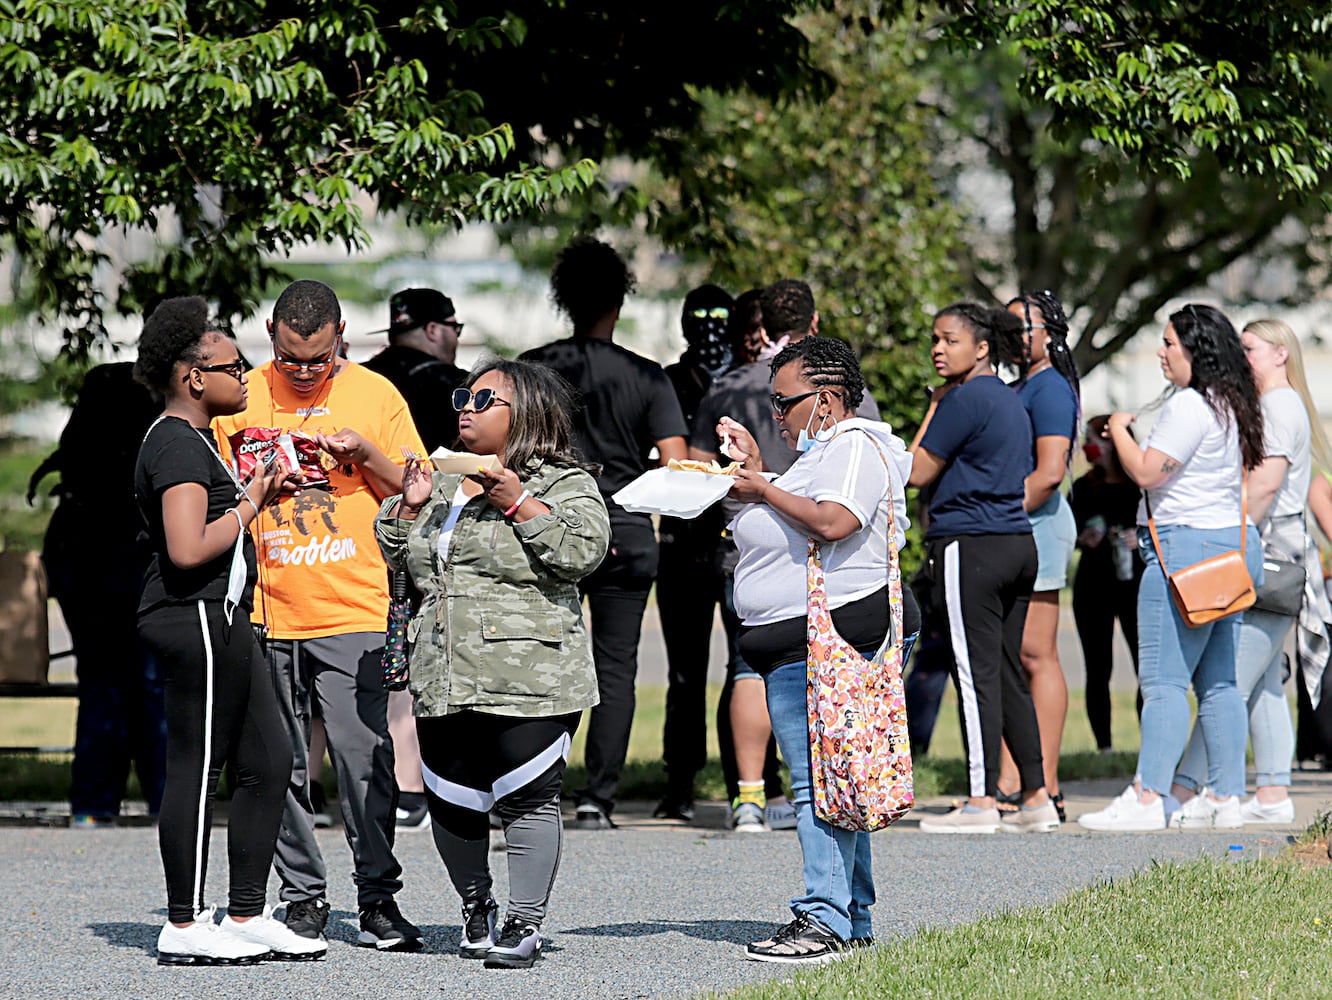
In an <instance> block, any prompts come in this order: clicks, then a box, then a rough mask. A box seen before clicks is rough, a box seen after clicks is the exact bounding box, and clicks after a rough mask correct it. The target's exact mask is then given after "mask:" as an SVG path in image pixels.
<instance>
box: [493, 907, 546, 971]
mask: <svg viewBox="0 0 1332 1000" xmlns="http://www.w3.org/2000/svg"><path fill="white" fill-rule="evenodd" d="M541 944H542V941H541V930H540V928H538V927H537V925H536V924H534V923H532V922H531V921H530V920H524V919H523V918H522V917H515V916H513V915H512V914H510V915H509V916H508V917H507V918H505V920H504V928H503V929H502V930H501V931H500V935H499V940H498V941H496V942H495V944H494V946H493V947H492V948H491V949H490V950H489V951H487V952H486V968H487V969H530V968H531V967H532V966H533V965H535V964H536V960H537V959H538V958H540V957H541Z"/></svg>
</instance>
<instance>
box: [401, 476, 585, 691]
mask: <svg viewBox="0 0 1332 1000" xmlns="http://www.w3.org/2000/svg"><path fill="white" fill-rule="evenodd" d="M461 479H462V477H461V476H457V475H440V474H439V473H436V474H435V477H434V488H433V490H432V493H431V497H430V500H429V501H428V502H427V503H426V506H425V507H423V508H422V510H421V513H420V514H418V515H417V517H416V519H415V520H414V521H404V520H402V519H400V518H395V517H389V516H388V514H389V512H390V511H391V510H393V508H394V507H395V506H396V505H397V503H398V499H399V498H398V497H396V496H394V497H389V498H388V499H387V500H385V501H384V503H383V505H382V506H381V507H380V510H379V516H378V517H377V518H376V519H375V537H376V538H377V539H378V540H379V547H380V549H382V550H383V552H384V559H385V561H386V562H387V563H388V564H389V566H391V567H393V568H394V569H403V568H404V567H405V568H406V569H407V571H408V572H409V573H410V574H411V578H412V581H413V582H414V583H415V584H416V586H417V587H418V588H419V589H420V590H421V592H422V594H423V598H422V602H421V609H420V610H419V611H418V612H417V613H416V615H415V616H414V617H413V618H412V621H411V624H410V625H409V626H408V628H407V640H408V642H409V643H410V644H411V654H410V660H411V689H412V694H413V695H415V696H416V714H417V715H420V716H438V715H447V714H448V713H450V712H457V711H461V710H462V709H476V710H479V711H483V712H489V713H491V714H493V715H511V716H522V717H527V718H536V717H542V716H551V715H563V714H565V713H568V712H577V711H581V710H582V709H585V708H591V707H592V706H593V705H595V704H596V703H597V701H598V697H597V674H596V670H595V669H594V667H593V665H592V652H591V649H590V648H589V645H588V639H587V632H586V631H585V630H584V628H583V610H582V601H581V599H580V598H579V595H578V581H579V580H581V579H582V578H583V577H585V576H587V574H589V573H591V572H592V571H593V570H594V569H596V568H597V566H598V565H599V564H600V563H601V560H602V558H603V557H604V556H605V554H606V549H607V547H608V546H609V544H610V520H609V518H608V516H607V514H606V504H605V502H604V501H603V500H602V499H601V494H600V493H599V492H598V491H597V484H596V481H595V480H594V479H593V478H592V477H591V476H589V475H588V474H587V473H586V472H583V471H582V470H581V469H567V468H557V467H554V466H549V465H543V466H541V468H540V469H538V470H537V471H536V472H535V473H533V474H532V475H531V476H529V477H528V479H527V481H526V482H525V483H524V484H523V485H524V486H525V487H526V488H527V490H528V491H529V492H531V494H532V495H533V496H534V497H536V498H537V499H539V500H541V502H542V503H544V504H546V505H547V506H549V507H550V513H549V514H539V515H537V516H536V517H534V518H531V519H530V520H527V521H524V522H522V523H521V524H515V523H513V522H511V521H508V520H506V519H505V518H504V516H503V515H502V514H501V513H500V512H499V511H498V510H496V509H495V507H494V506H492V505H491V504H489V503H487V502H486V499H485V497H474V498H473V499H471V500H469V501H467V503H466V504H465V505H464V506H463V509H462V513H461V514H459V516H458V522H457V524H456V525H455V527H454V529H453V534H452V536H451V537H450V539H449V549H448V560H447V562H446V563H444V564H443V565H441V563H440V558H439V532H440V526H441V525H443V524H444V522H445V520H446V519H447V517H448V515H449V509H450V507H451V506H452V503H453V496H454V493H455V492H456V491H457V489H458V483H459V482H460V481H461Z"/></svg>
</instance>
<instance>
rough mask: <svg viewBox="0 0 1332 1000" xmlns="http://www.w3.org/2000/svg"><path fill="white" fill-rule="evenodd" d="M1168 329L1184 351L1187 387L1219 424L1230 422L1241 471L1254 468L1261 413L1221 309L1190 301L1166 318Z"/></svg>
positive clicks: (1254, 386)
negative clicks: (1188, 370)
mask: <svg viewBox="0 0 1332 1000" xmlns="http://www.w3.org/2000/svg"><path fill="white" fill-rule="evenodd" d="M1170 325H1171V326H1173V327H1174V328H1175V335H1176V336H1177V337H1179V343H1180V346H1182V347H1183V348H1184V349H1185V350H1186V351H1188V352H1189V358H1190V363H1191V365H1192V369H1193V374H1192V377H1191V378H1190V379H1189V388H1190V389H1196V390H1198V392H1200V393H1202V396H1203V399H1205V400H1207V405H1208V406H1209V407H1211V410H1212V412H1213V413H1215V414H1216V417H1217V419H1218V420H1220V421H1221V423H1222V425H1223V426H1225V427H1229V426H1230V425H1231V421H1232V418H1233V420H1234V424H1235V427H1236V429H1237V430H1238V431H1239V441H1240V452H1241V453H1242V454H1243V456H1244V467H1245V468H1246V469H1253V468H1257V466H1258V464H1259V463H1260V462H1262V460H1263V409H1262V406H1261V405H1260V404H1259V402H1258V386H1257V384H1255V382H1254V380H1253V369H1251V368H1250V367H1249V362H1248V360H1247V359H1246V358H1245V357H1244V346H1243V345H1242V344H1241V343H1240V339H1239V334H1238V333H1236V332H1235V327H1234V325H1233V324H1232V323H1231V322H1230V320H1229V319H1227V318H1226V315H1225V313H1223V312H1221V310H1220V309H1214V308H1212V307H1211V306H1204V305H1197V304H1195V303H1192V302H1191V303H1189V304H1188V305H1186V306H1185V307H1184V308H1183V309H1181V310H1179V312H1176V313H1173V314H1172V315H1171V317H1170Z"/></svg>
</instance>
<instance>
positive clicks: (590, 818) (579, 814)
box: [574, 802, 615, 830]
mask: <svg viewBox="0 0 1332 1000" xmlns="http://www.w3.org/2000/svg"><path fill="white" fill-rule="evenodd" d="M574 828H575V829H578V830H614V829H615V824H614V823H612V822H611V818H610V816H609V815H607V813H606V810H605V809H602V808H601V806H599V805H597V804H596V803H595V802H580V803H578V807H577V808H576V809H574Z"/></svg>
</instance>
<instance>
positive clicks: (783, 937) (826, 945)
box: [745, 913, 846, 965]
mask: <svg viewBox="0 0 1332 1000" xmlns="http://www.w3.org/2000/svg"><path fill="white" fill-rule="evenodd" d="M845 953H846V942H845V941H843V940H842V939H841V938H840V937H838V936H837V935H836V934H834V933H833V932H832V931H831V930H829V929H828V927H827V926H826V925H825V924H824V923H823V921H821V920H819V918H818V917H816V916H814V915H813V914H812V913H802V914H800V915H799V916H797V917H796V918H795V919H794V920H792V921H791V922H790V923H789V924H787V925H786V926H785V927H783V928H781V929H780V930H779V931H778V932H777V933H776V934H774V935H773V936H772V937H770V938H768V939H767V940H766V941H755V942H753V943H752V944H749V945H747V946H746V947H745V957H746V958H751V959H753V960H754V961H756V962H780V963H783V964H786V965H826V964H827V963H828V962H835V961H836V960H837V959H839V958H841V957H842V956H843V955H844V954H845Z"/></svg>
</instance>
